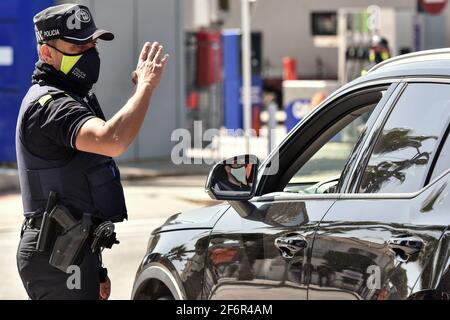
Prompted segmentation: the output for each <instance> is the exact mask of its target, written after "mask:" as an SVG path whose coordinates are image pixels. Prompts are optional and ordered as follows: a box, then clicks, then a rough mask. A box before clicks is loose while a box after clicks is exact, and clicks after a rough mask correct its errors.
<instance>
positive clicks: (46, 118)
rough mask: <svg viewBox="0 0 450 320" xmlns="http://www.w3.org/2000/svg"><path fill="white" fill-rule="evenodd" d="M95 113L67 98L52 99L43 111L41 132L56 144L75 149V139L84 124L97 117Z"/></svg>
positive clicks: (40, 119) (40, 122)
mask: <svg viewBox="0 0 450 320" xmlns="http://www.w3.org/2000/svg"><path fill="white" fill-rule="evenodd" d="M95 117H96V116H95V115H94V113H93V112H92V111H91V110H90V109H89V108H87V107H86V106H84V105H82V104H81V103H79V102H77V101H75V100H73V99H70V98H67V99H58V100H56V101H51V102H50V103H49V104H48V105H47V106H46V107H45V108H44V110H43V112H41V114H40V117H39V125H40V128H41V132H42V134H43V135H45V136H46V137H47V138H48V139H50V140H51V141H53V142H54V143H55V144H56V145H59V146H63V147H67V148H70V149H75V140H76V137H77V134H78V132H79V131H80V129H81V127H82V126H83V124H84V123H85V122H86V121H88V120H89V119H92V118H95Z"/></svg>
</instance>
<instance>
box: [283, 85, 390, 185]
mask: <svg viewBox="0 0 450 320" xmlns="http://www.w3.org/2000/svg"><path fill="white" fill-rule="evenodd" d="M386 92H387V88H380V90H379V91H378V92H376V94H375V93H374V92H372V93H371V95H372V98H370V99H369V100H370V102H369V100H368V102H366V103H361V104H360V105H358V107H357V108H356V109H353V111H351V112H350V113H348V114H346V115H344V116H343V117H342V118H336V119H335V122H334V123H333V124H331V125H330V127H328V129H326V130H324V132H323V133H322V134H321V135H320V136H319V137H318V138H317V139H316V141H315V144H316V145H314V146H311V147H310V148H308V149H307V150H305V152H303V153H302V155H301V156H304V155H305V154H308V158H307V160H306V162H303V164H302V165H300V168H299V169H294V171H293V172H295V174H293V175H292V176H291V178H290V179H289V180H288V181H289V182H288V183H287V184H286V185H285V187H284V190H283V191H284V192H295V193H302V194H323V193H335V192H337V187H338V184H339V182H340V179H341V176H342V172H343V170H344V168H345V167H346V164H347V162H348V161H349V158H350V155H351V154H352V152H353V150H354V149H355V147H356V145H357V144H358V142H360V141H361V136H362V134H363V133H365V132H366V129H367V122H368V120H369V119H370V117H371V115H372V113H373V111H374V109H375V107H376V106H377V105H378V104H380V105H383V104H384V103H380V101H381V100H382V98H383V97H384V96H385V95H386ZM375 97H376V98H375ZM345 103H351V102H349V101H347V102H345ZM335 107H336V108H339V106H335ZM292 166H293V167H295V166H296V164H295V163H294V164H293V165H292Z"/></svg>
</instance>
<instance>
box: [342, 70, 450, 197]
mask: <svg viewBox="0 0 450 320" xmlns="http://www.w3.org/2000/svg"><path fill="white" fill-rule="evenodd" d="M413 83H414V84H416V83H419V84H420V83H423V84H445V85H449V86H450V79H442V78H433V77H430V78H424V77H417V78H415V77H411V78H405V79H403V80H402V81H401V83H400V85H399V88H398V92H397V93H396V95H395V96H393V99H392V101H391V103H388V104H386V105H385V107H386V108H385V110H384V112H383V113H382V114H381V115H380V117H379V118H378V121H377V123H376V124H375V125H374V127H373V128H372V133H371V137H370V138H369V139H367V140H366V143H365V146H364V147H363V149H362V151H361V155H360V159H359V160H358V165H357V166H356V167H355V169H354V172H353V173H352V177H351V179H352V180H351V182H350V183H349V185H348V187H347V192H345V193H349V194H355V195H363V194H365V195H370V194H371V193H359V192H358V190H359V188H360V184H361V181H362V178H363V175H364V172H365V169H366V167H367V165H368V163H369V160H370V157H371V155H372V151H373V148H374V147H375V144H376V142H377V140H378V137H379V136H380V134H381V132H382V131H383V129H384V126H385V125H386V122H387V121H388V119H389V117H390V115H391V113H392V112H393V110H394V108H395V106H396V105H397V102H398V100H399V99H400V98H401V97H402V95H403V93H404V91H405V89H406V88H407V87H408V85H410V84H413ZM449 125H450V118H449V119H448V120H447V123H446V125H445V126H444V128H443V129H442V130H441V133H440V134H439V138H438V142H437V144H436V148H435V150H434V154H433V159H432V160H431V163H430V165H429V166H428V169H427V172H426V173H425V175H424V178H423V180H422V183H421V184H420V187H419V189H418V190H415V191H412V192H398V193H387V192H380V193H375V194H379V195H382V196H383V195H384V196H385V197H387V198H390V197H389V196H388V195H391V194H400V195H401V194H405V195H406V196H408V195H409V196H411V195H412V194H416V193H418V192H419V191H420V190H423V189H424V188H426V187H427V186H428V185H429V184H430V183H431V182H433V181H430V178H431V176H432V174H433V170H434V166H435V164H436V162H437V157H439V154H440V150H441V148H442V146H443V143H445V139H444V135H445V132H446V131H447V130H448V127H449ZM440 176H441V175H440ZM440 176H439V177H440ZM439 177H436V179H434V180H438V178H439ZM372 195H374V194H372Z"/></svg>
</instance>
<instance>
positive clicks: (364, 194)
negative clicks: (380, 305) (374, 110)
mask: <svg viewBox="0 0 450 320" xmlns="http://www.w3.org/2000/svg"><path fill="white" fill-rule="evenodd" d="M402 86H403V88H402V92H401V95H400V97H399V99H398V100H395V103H393V104H392V105H386V107H385V110H384V111H383V114H382V115H381V116H380V117H379V118H378V120H377V123H376V124H375V125H374V126H373V129H372V131H371V133H370V134H369V137H368V139H367V140H366V142H365V145H364V147H363V152H361V153H360V155H359V156H358V157H359V159H358V160H357V165H355V167H354V168H353V173H352V175H351V177H350V178H349V179H348V181H349V183H348V185H347V186H346V188H347V190H346V191H348V192H349V193H346V194H343V195H342V196H341V198H340V199H339V200H338V201H336V202H335V203H334V205H333V207H332V208H331V209H330V210H329V211H328V212H327V214H326V215H325V217H324V218H323V220H322V221H321V222H320V224H319V228H318V230H317V233H316V237H315V240H314V244H313V249H312V257H311V277H310V283H309V287H308V298H309V299H406V298H408V297H410V296H411V295H412V294H414V293H415V292H416V290H418V289H417V288H421V289H423V286H421V285H418V286H416V284H417V282H422V283H430V281H429V280H430V279H429V277H430V276H431V275H432V274H433V271H432V270H430V268H432V265H433V263H432V262H433V261H432V260H433V255H434V252H435V250H436V248H437V247H438V244H439V240H440V238H441V237H442V235H443V232H444V231H445V229H446V228H447V227H448V225H449V223H450V222H449V221H450V217H449V213H450V212H449V208H450V195H449V191H450V190H449V187H448V183H449V174H448V173H447V175H444V176H441V177H440V178H438V179H435V180H433V181H430V178H431V176H432V172H433V168H434V167H435V164H436V155H437V154H438V153H439V150H440V149H441V148H442V145H443V143H444V141H445V137H446V135H447V134H448V126H449V119H450V85H449V84H445V83H432V82H427V83H407V84H406V83H405V84H403V85H402ZM447 168H448V163H447ZM441 172H442V169H441ZM435 178H436V177H435ZM430 182H431V183H430ZM427 278H428V280H427ZM415 288H416V289H415Z"/></svg>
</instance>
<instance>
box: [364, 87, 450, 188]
mask: <svg viewBox="0 0 450 320" xmlns="http://www.w3.org/2000/svg"><path fill="white" fill-rule="evenodd" d="M449 114H450V86H449V85H446V84H431V83H414V84H409V85H408V86H407V87H406V89H405V91H404V92H403V93H402V95H401V97H400V99H399V100H398V101H397V103H396V105H395V107H394V109H393V111H392V112H391V114H390V115H389V117H388V119H387V121H386V123H385V125H384V127H383V129H382V131H381V132H380V134H379V136H378V138H377V140H376V142H375V144H374V145H373V149H372V151H371V152H372V153H371V156H370V158H369V161H368V164H367V166H366V168H365V170H364V172H363V174H362V178H361V180H360V185H359V188H358V192H360V193H405V192H415V191H417V190H419V189H420V188H421V187H423V185H424V184H425V181H426V176H427V172H428V170H429V167H430V164H431V162H432V159H433V157H434V156H435V152H436V149H437V147H438V145H439V142H440V140H441V139H442V136H443V132H444V130H445V128H446V127H447V125H448V121H449Z"/></svg>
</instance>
